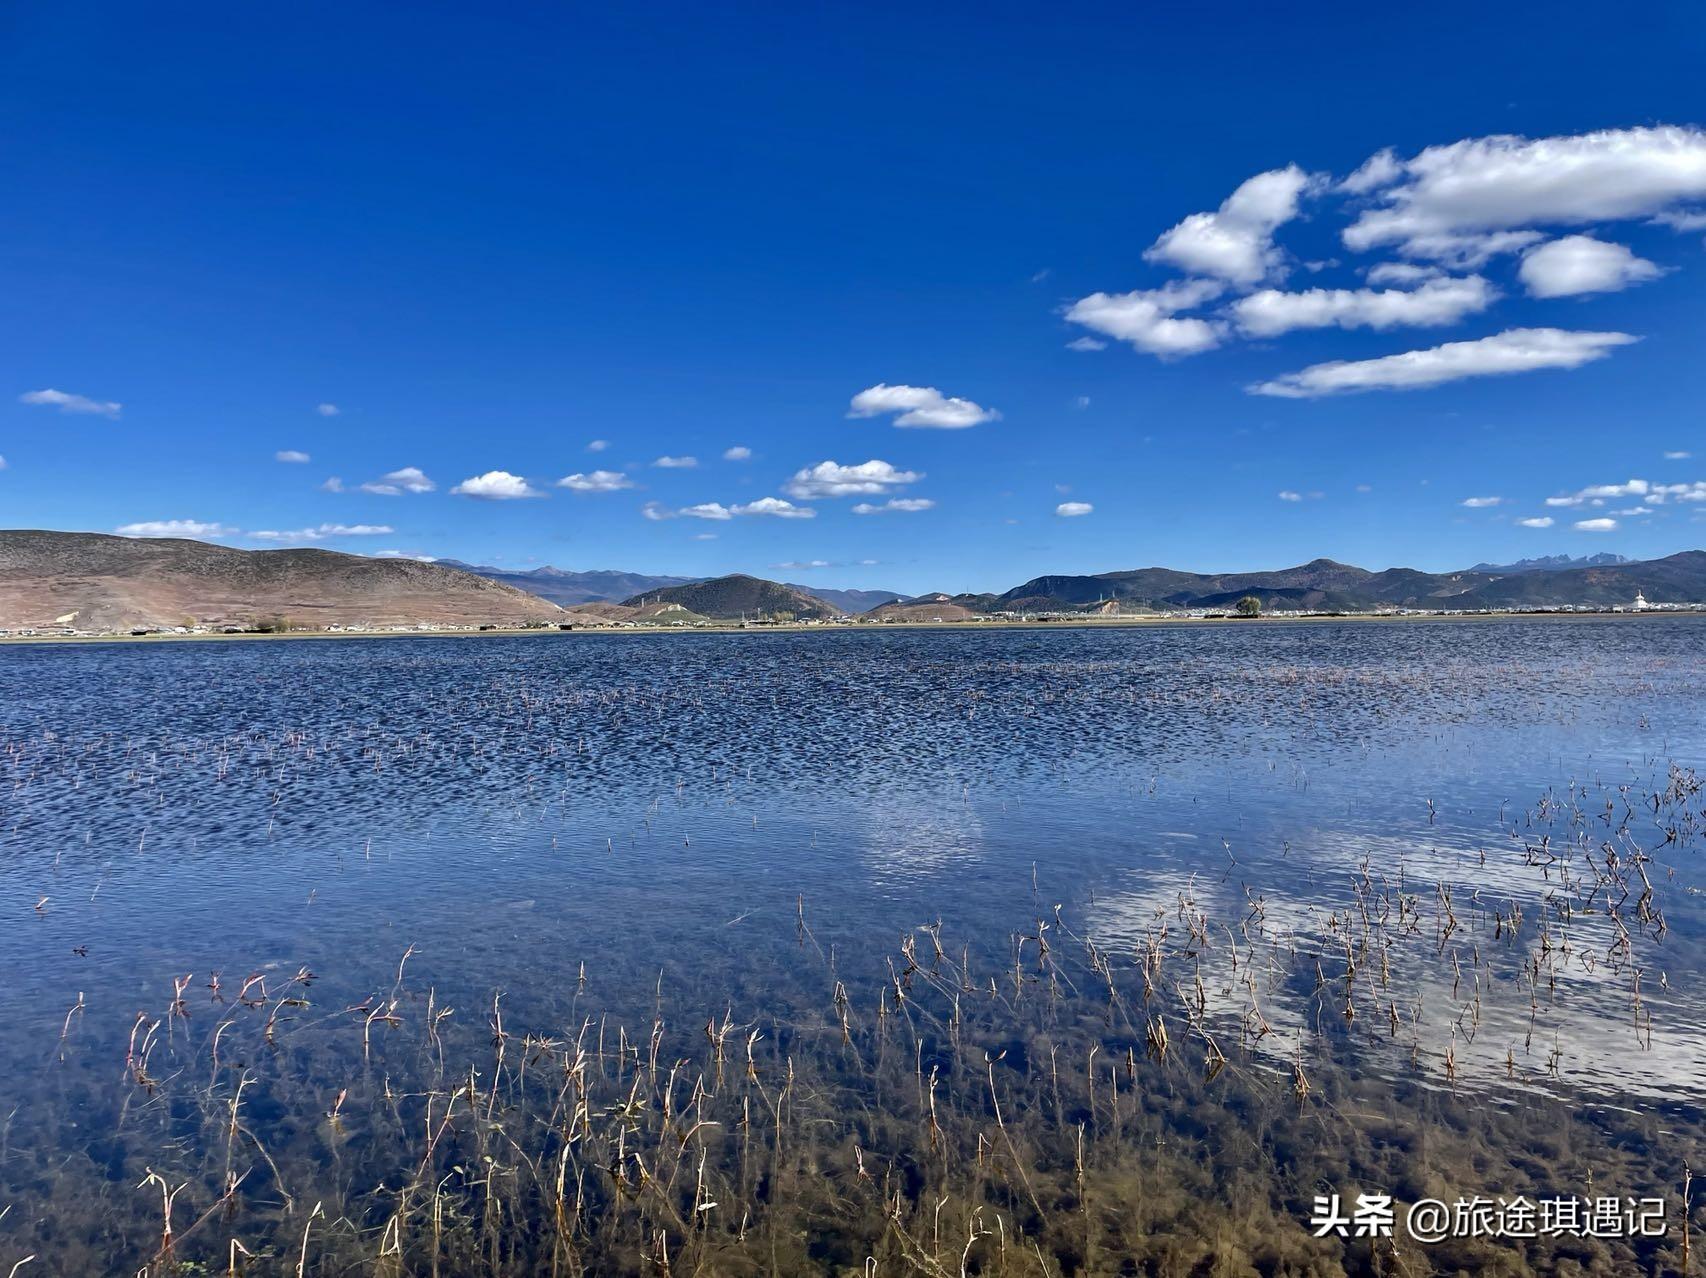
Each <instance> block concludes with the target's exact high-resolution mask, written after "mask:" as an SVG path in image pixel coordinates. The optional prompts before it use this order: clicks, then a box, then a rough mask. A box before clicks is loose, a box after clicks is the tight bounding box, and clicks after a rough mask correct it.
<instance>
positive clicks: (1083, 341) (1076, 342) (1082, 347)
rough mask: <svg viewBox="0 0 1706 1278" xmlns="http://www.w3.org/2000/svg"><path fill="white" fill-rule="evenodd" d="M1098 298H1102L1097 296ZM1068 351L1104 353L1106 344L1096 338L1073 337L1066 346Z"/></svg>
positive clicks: (1099, 295)
mask: <svg viewBox="0 0 1706 1278" xmlns="http://www.w3.org/2000/svg"><path fill="white" fill-rule="evenodd" d="M1097 296H1098V297H1101V296H1104V295H1103V294H1100V293H1099V294H1097ZM1066 349H1067V350H1069V351H1105V350H1107V349H1108V344H1107V343H1106V342H1104V341H1102V340H1101V339H1100V338H1097V337H1075V338H1073V339H1072V340H1071V341H1070V342H1068V343H1067V344H1066Z"/></svg>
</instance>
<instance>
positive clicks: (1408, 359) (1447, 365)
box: [1249, 328, 1640, 399]
mask: <svg viewBox="0 0 1706 1278" xmlns="http://www.w3.org/2000/svg"><path fill="white" fill-rule="evenodd" d="M1639 340H1640V339H1639V338H1636V337H1632V336H1630V335H1629V334H1628V333H1590V332H1569V331H1566V330H1564V329H1557V328H1513V329H1509V330H1507V331H1506V332H1503V333H1497V334H1495V335H1494V336H1492V337H1482V338H1479V339H1477V340H1475V341H1467V342H1447V343H1445V344H1444V345H1443V346H1432V347H1429V348H1427V349H1425V350H1416V351H1405V352H1403V353H1402V354H1399V355H1384V356H1381V357H1380V358H1379V359H1365V360H1333V361H1330V362H1328V363H1325V364H1311V365H1310V366H1309V367H1308V368H1305V369H1303V370H1302V371H1300V372H1296V373H1286V374H1285V375H1284V376H1281V377H1278V378H1275V379H1274V380H1273V381H1269V382H1260V383H1258V384H1256V385H1254V386H1251V387H1250V388H1249V390H1250V393H1251V394H1255V395H1277V396H1279V397H1281V398H1285V399H1308V398H1313V397H1315V396H1320V395H1342V394H1352V393H1355V392H1358V391H1369V390H1416V389H1419V388H1423V387H1428V386H1438V385H1441V384H1442V383H1445V382H1454V381H1459V380H1461V379H1463V378H1466V377H1493V376H1498V375H1502V374H1507V373H1527V372H1532V371H1534V370H1536V369H1544V368H1577V367H1580V366H1581V365H1583V364H1586V363H1589V362H1591V361H1593V360H1596V359H1603V358H1604V357H1605V356H1607V355H1609V354H1610V353H1611V351H1612V349H1613V348H1615V347H1618V346H1627V345H1628V344H1629V343H1631V342H1635V341H1639Z"/></svg>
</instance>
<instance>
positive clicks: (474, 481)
mask: <svg viewBox="0 0 1706 1278" xmlns="http://www.w3.org/2000/svg"><path fill="white" fill-rule="evenodd" d="M450 491H451V492H453V493H456V494H458V495H460V496H463V497H478V498H480V499H481V500H482V501H515V500H517V499H518V498H521V497H543V496H544V495H545V494H544V493H542V492H540V491H539V490H538V489H537V488H534V487H533V486H532V485H531V484H529V483H528V482H527V481H526V480H525V479H523V478H522V477H521V476H520V475H512V474H510V473H509V472H508V471H507V470H488V471H487V472H486V473H485V474H483V475H474V476H472V477H471V478H469V479H464V480H463V481H462V482H461V483H460V484H457V485H456V487H454V488H452V489H451V490H450Z"/></svg>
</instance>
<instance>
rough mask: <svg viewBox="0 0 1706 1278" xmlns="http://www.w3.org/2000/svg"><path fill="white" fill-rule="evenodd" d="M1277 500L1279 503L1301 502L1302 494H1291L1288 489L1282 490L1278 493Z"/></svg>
mask: <svg viewBox="0 0 1706 1278" xmlns="http://www.w3.org/2000/svg"><path fill="white" fill-rule="evenodd" d="M1279 499H1280V500H1281V501H1302V500H1303V494H1302V493H1297V492H1293V491H1292V490H1291V489H1289V488H1282V489H1281V490H1280V492H1279Z"/></svg>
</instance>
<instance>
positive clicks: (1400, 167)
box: [1339, 147, 1404, 195]
mask: <svg viewBox="0 0 1706 1278" xmlns="http://www.w3.org/2000/svg"><path fill="white" fill-rule="evenodd" d="M1403 173H1404V163H1403V161H1402V160H1400V159H1399V158H1398V153H1397V152H1396V151H1394V150H1393V149H1392V148H1391V147H1387V148H1386V149H1385V150H1382V151H1376V152H1375V153H1374V154H1373V155H1371V156H1369V157H1368V159H1366V160H1364V161H1363V162H1362V166H1361V167H1360V168H1358V169H1357V171H1356V172H1355V173H1353V174H1351V175H1350V176H1349V177H1348V178H1346V179H1345V180H1344V181H1343V182H1340V183H1339V190H1341V191H1344V192H1347V193H1348V194H1351V195H1366V194H1368V192H1370V191H1373V190H1377V189H1379V188H1380V187H1383V186H1390V185H1391V184H1392V183H1394V182H1396V181H1397V180H1398V179H1399V178H1400V177H1402V176H1403Z"/></svg>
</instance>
